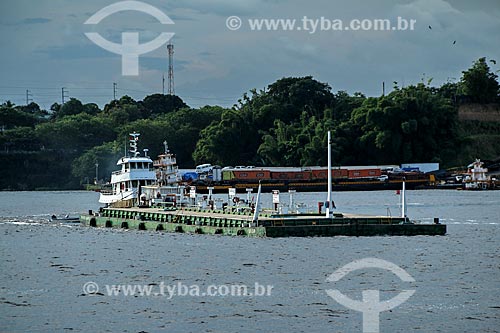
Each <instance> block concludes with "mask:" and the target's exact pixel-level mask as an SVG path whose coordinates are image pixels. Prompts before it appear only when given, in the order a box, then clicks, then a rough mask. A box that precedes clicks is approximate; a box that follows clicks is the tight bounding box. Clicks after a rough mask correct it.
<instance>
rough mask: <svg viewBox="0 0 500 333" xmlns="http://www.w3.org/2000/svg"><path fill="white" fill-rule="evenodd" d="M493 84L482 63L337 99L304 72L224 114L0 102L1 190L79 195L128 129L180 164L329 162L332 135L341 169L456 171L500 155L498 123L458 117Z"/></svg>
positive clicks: (213, 109) (153, 98)
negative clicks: (378, 92)
mask: <svg viewBox="0 0 500 333" xmlns="http://www.w3.org/2000/svg"><path fill="white" fill-rule="evenodd" d="M492 62H493V61H492ZM497 79H498V77H497V75H496V74H495V73H493V72H492V71H491V70H490V68H489V66H488V64H487V61H486V59H485V58H481V59H479V60H477V61H476V62H474V63H473V65H472V67H471V68H470V69H468V70H466V71H464V72H463V75H462V78H461V80H460V81H459V82H457V83H446V84H444V85H442V86H440V87H432V86H430V83H431V80H428V81H427V82H422V83H419V84H417V85H412V86H408V87H400V86H399V85H398V83H397V82H394V86H393V90H392V92H390V93H389V94H387V95H385V96H380V97H366V96H364V95H363V94H361V93H355V94H353V95H349V94H347V93H346V92H343V91H338V92H336V93H334V92H332V89H331V87H330V86H329V85H328V84H326V83H321V82H318V81H316V80H314V79H313V78H312V77H309V76H308V77H300V78H283V79H280V80H278V81H276V82H274V83H272V84H270V85H269V86H268V87H267V88H266V89H264V90H260V91H257V90H255V89H254V90H251V91H250V92H249V93H245V94H243V96H242V98H241V99H240V100H238V101H237V104H235V105H234V106H233V107H232V108H230V109H229V108H222V107H219V106H204V107H201V108H197V109H195V108H190V107H189V106H188V105H186V104H185V103H184V101H183V100H182V99H181V98H179V97H178V96H171V95H161V94H153V95H150V96H147V97H146V98H144V100H142V101H135V100H133V99H132V98H130V97H128V96H123V97H122V98H120V99H119V100H114V101H111V102H110V103H109V104H107V105H105V106H104V108H103V109H102V110H101V109H100V108H99V107H98V106H97V105H96V104H94V103H89V104H82V103H81V102H80V101H79V100H77V99H70V100H69V101H68V102H66V103H64V104H63V105H59V104H57V103H54V104H53V105H52V106H51V108H50V110H41V109H40V107H39V106H38V105H37V104H35V103H31V104H29V105H26V106H15V105H13V104H12V103H10V102H6V103H4V104H3V105H1V106H0V129H2V132H1V134H0V149H1V153H0V170H1V174H2V177H1V178H0V188H3V189H41V188H58V189H66V188H81V184H83V183H88V182H93V180H94V178H95V174H96V167H95V165H96V163H98V165H99V168H98V173H99V174H98V177H99V178H101V179H103V178H104V179H107V178H109V175H110V173H111V171H113V170H114V169H115V168H116V160H117V159H118V158H119V157H120V156H122V155H123V154H124V150H125V149H126V143H127V137H128V133H131V132H133V131H136V132H139V133H141V140H140V147H141V149H142V148H148V149H149V155H150V156H152V157H155V156H156V155H157V154H159V153H161V152H162V151H163V144H162V143H163V141H165V140H166V141H167V142H168V144H169V147H170V148H171V150H172V151H173V152H175V153H176V154H177V159H178V162H179V164H180V166H181V167H183V168H192V167H194V166H195V165H196V164H201V163H212V164H219V165H223V166H226V165H233V166H235V165H256V166H259V165H266V166H306V165H325V164H326V156H325V155H326V154H325V143H326V133H327V131H328V130H331V131H332V132H333V162H334V163H335V164H338V165H356V164H358V165H367V164H400V163H405V162H440V163H441V164H442V166H445V167H446V166H455V165H463V164H466V163H468V162H470V161H471V159H472V158H475V157H481V158H492V157H496V156H498V155H500V147H499V146H498V144H497V143H495V142H500V135H499V133H500V131H499V130H500V128H499V126H498V124H493V125H492V124H488V126H482V125H481V124H474V126H473V128H475V129H477V130H478V131H479V132H480V133H478V132H471V131H470V125H471V124H464V123H462V122H460V121H459V120H458V115H457V114H458V113H457V109H458V106H459V104H461V103H482V104H487V103H498V102H499V84H498V80H497ZM483 132H484V133H483ZM481 134H483V137H482V139H483V140H485V141H482V142H483V143H484V144H486V145H489V146H488V147H487V149H485V150H484V151H482V148H481V147H482V146H481V145H477V144H474V137H476V136H477V135H481ZM485 138H486V139H485ZM491 145H493V148H492V147H491ZM471 147H474V148H473V149H471ZM482 153H486V154H488V155H492V156H481V154H482ZM495 154H496V155H495Z"/></svg>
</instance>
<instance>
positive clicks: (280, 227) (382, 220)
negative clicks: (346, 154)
mask: <svg viewBox="0 0 500 333" xmlns="http://www.w3.org/2000/svg"><path fill="white" fill-rule="evenodd" d="M96 215H97V216H96ZM80 220H81V222H82V224H84V225H87V226H92V227H108V228H127V229H137V230H157V231H167V232H178V233H183V232H185V233H198V234H219V235H230V236H251V237H309V236H377V235H392V236H396V235H398V236H414V235H444V234H446V225H444V224H403V221H404V219H403V218H401V217H387V216H364V215H350V214H340V213H336V214H334V216H333V218H326V217H325V216H323V215H314V214H304V215H269V214H261V215H260V216H259V223H258V226H254V225H252V216H251V215H249V214H244V213H240V214H237V213H229V212H223V211H210V210H198V209H179V210H176V209H171V210H163V209H158V208H106V209H103V210H102V211H101V212H100V213H99V214H95V215H82V216H81V217H80Z"/></svg>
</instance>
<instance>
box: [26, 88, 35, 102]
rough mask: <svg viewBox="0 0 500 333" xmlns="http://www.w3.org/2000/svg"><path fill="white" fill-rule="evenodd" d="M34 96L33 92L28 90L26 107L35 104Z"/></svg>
mask: <svg viewBox="0 0 500 333" xmlns="http://www.w3.org/2000/svg"><path fill="white" fill-rule="evenodd" d="M32 97H33V95H32V94H31V91H29V90H28V89H26V105H28V104H30V102H33V98H32Z"/></svg>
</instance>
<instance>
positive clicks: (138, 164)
mask: <svg viewBox="0 0 500 333" xmlns="http://www.w3.org/2000/svg"><path fill="white" fill-rule="evenodd" d="M139 135H140V134H139V133H135V132H134V133H131V134H130V140H129V142H130V151H129V152H130V156H124V157H122V158H121V159H119V160H118V162H117V163H116V165H118V166H120V167H121V168H120V170H118V171H114V172H113V173H112V174H111V190H110V191H101V195H100V197H99V202H100V203H104V204H107V205H108V206H112V207H133V206H134V205H136V204H138V200H139V197H140V191H141V190H140V189H141V186H146V185H151V184H153V183H155V182H156V172H155V170H154V169H153V161H152V160H151V158H150V157H149V156H148V155H147V152H148V150H147V149H144V156H140V153H139V152H138V151H137V142H138V141H139Z"/></svg>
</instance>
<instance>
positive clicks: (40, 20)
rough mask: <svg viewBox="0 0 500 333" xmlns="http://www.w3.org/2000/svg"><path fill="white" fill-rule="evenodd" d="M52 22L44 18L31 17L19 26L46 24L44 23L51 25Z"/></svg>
mask: <svg viewBox="0 0 500 333" xmlns="http://www.w3.org/2000/svg"><path fill="white" fill-rule="evenodd" d="M51 21H52V20H51V19H48V18H44V17H30V18H25V19H24V20H22V22H20V23H19V24H44V23H49V22H51Z"/></svg>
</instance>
